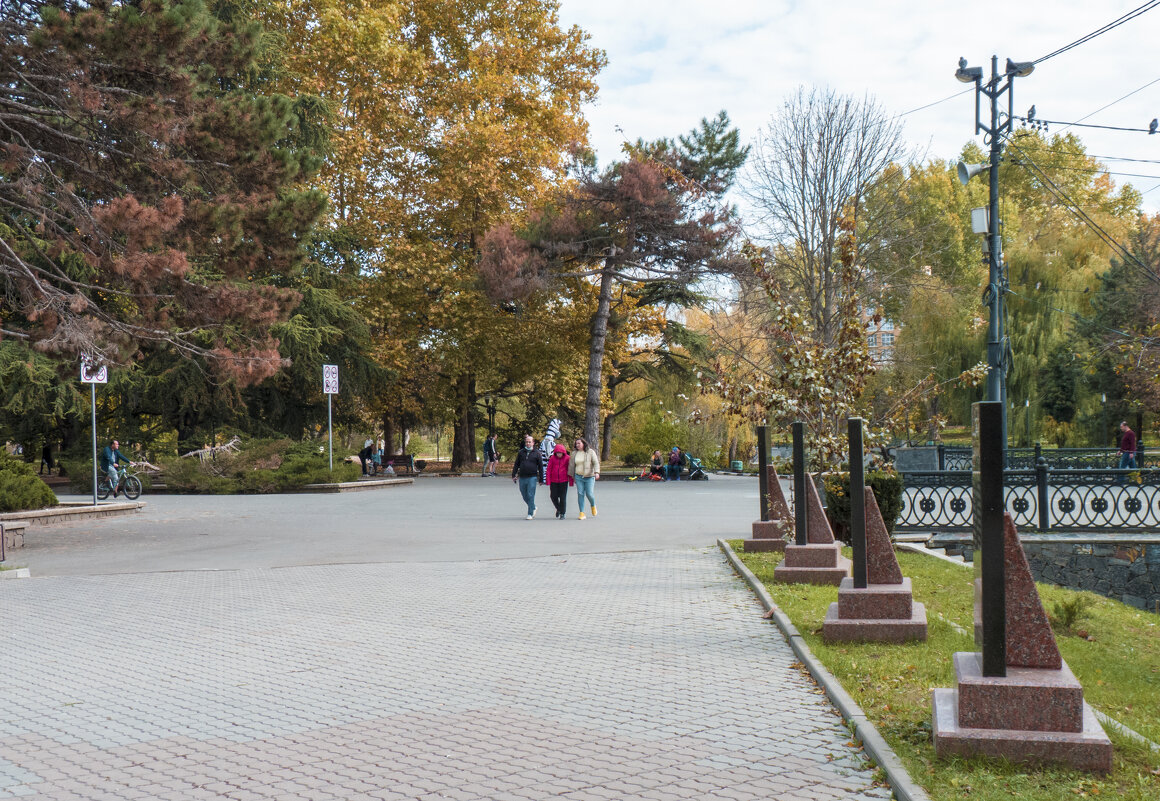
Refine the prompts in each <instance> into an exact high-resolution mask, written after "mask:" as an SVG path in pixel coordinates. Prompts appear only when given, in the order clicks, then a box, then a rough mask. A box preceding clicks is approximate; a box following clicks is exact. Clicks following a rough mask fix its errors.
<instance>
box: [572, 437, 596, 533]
mask: <svg viewBox="0 0 1160 801" xmlns="http://www.w3.org/2000/svg"><path fill="white" fill-rule="evenodd" d="M568 475H570V476H572V478H573V480H574V481H575V482H576V503H577V505H578V506H579V509H580V519H581V520H583V519H584V517H585V515H584V500H585V499H587V500H588V507H589V508H590V509H591V510H592V516H593V517H596V492H595V490H596V479H598V478H600V457H599V456H597V455H596V453H595V452H594V451H593V450H592V449H591V448H589V447H588V440H586V439H584V438H583V437H577V438H576V450H575V451H573V453H572V459H571V462H570V463H569V464H568Z"/></svg>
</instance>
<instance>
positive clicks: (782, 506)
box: [765, 465, 793, 532]
mask: <svg viewBox="0 0 1160 801" xmlns="http://www.w3.org/2000/svg"><path fill="white" fill-rule="evenodd" d="M765 476H766V481H765V485H766V487H767V489H766V492H767V493H768V494H769V519H770V520H789V521H792V520H793V515H791V514H790V513H789V504H788V503H786V500H785V493H784V492H782V490H781V478H779V477H778V475H777V471H776V470H774V469H773V465H770V466H768V467H767V468H765ZM790 531H791V532H792V531H793V529H792V522H791V528H790Z"/></svg>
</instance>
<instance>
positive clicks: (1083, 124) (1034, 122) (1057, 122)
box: [1011, 0, 1160, 134]
mask: <svg viewBox="0 0 1160 801" xmlns="http://www.w3.org/2000/svg"><path fill="white" fill-rule="evenodd" d="M1156 2H1158V3H1160V0H1156ZM1088 116H1091V115H1088ZM1011 119H1013V120H1020V121H1022V122H1026V123H1028V124H1030V125H1040V126H1046V125H1062V126H1063V127H1064V128H1102V129H1103V130H1105V131H1131V132H1133V133H1146V134H1153V133H1156V131H1155V130H1153V129H1150V128H1125V127H1122V126H1119V125H1095V124H1093V123H1090V122H1064V121H1063V120H1041V119H1039V118H1038V117H1035V118H1034V119H1028V118H1027V117H1020V116H1014V117H1012V118H1011ZM1085 119H1086V118H1085Z"/></svg>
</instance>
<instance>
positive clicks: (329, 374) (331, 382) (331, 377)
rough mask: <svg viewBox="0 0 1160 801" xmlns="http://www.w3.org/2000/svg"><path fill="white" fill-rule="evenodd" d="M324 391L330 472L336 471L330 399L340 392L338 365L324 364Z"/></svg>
mask: <svg viewBox="0 0 1160 801" xmlns="http://www.w3.org/2000/svg"><path fill="white" fill-rule="evenodd" d="M322 391H323V392H325V393H326V438H327V440H328V441H329V443H330V472H332V473H333V472H334V428H333V426H332V420H333V418H332V415H331V405H330V399H331V398H332V397H333V396H335V395H337V394H338V365H337V364H324V365H322Z"/></svg>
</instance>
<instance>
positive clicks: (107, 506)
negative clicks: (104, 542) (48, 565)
mask: <svg viewBox="0 0 1160 801" xmlns="http://www.w3.org/2000/svg"><path fill="white" fill-rule="evenodd" d="M145 506H146V504H145V502H144V501H124V502H116V501H114V502H112V503H109V502H101V503H98V504H97V505H96V506H93V505H92V503H78V502H75V501H66V502H65V503H62V504H61V505H60V506H50V507H49V508H47V509H37V510H36V511H32V512H5V513H4V514H0V522H4V523H7V522H9V521H13V520H21V521H24V522H26V523H28V525H29V527H30V528H31V527H34V526H51V525H54V524H56V523H73V522H76V521H78V520H91V519H92V518H94V517H116V516H119V515H128V514H133V513H134V512H139V511H141V510H142V509H144V508H145Z"/></svg>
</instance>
